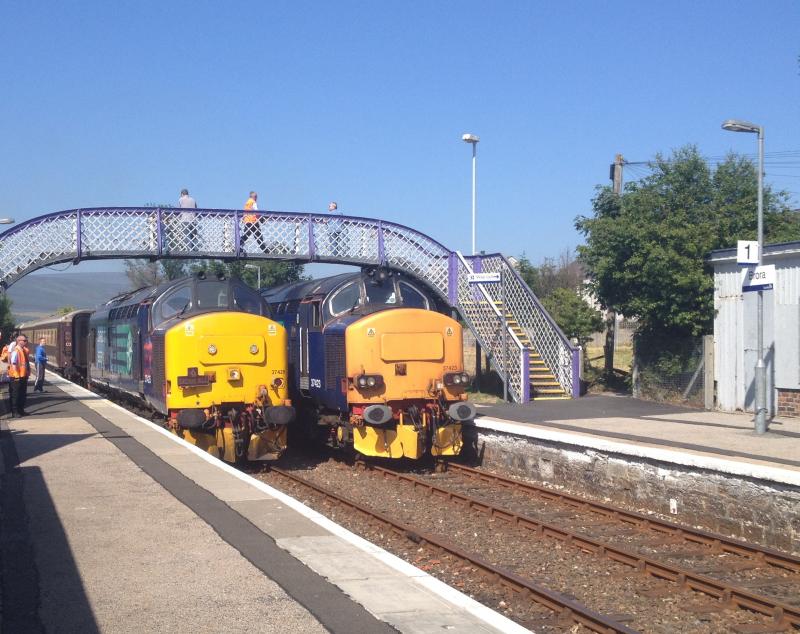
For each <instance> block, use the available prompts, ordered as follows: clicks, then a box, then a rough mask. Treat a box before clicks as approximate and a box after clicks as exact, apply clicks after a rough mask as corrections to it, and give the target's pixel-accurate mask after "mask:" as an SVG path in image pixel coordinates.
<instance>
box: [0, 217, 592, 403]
mask: <svg viewBox="0 0 800 634" xmlns="http://www.w3.org/2000/svg"><path fill="white" fill-rule="evenodd" d="M115 258H125V259H129V258H145V259H150V260H158V259H161V258H182V259H198V258H219V259H224V260H234V259H239V258H247V259H272V260H293V261H299V262H330V263H337V264H352V265H357V266H368V265H381V266H387V267H391V268H394V269H398V270H400V271H403V272H404V273H406V274H408V275H409V276H412V277H414V278H417V279H419V280H420V281H422V282H424V283H425V284H426V285H427V286H429V287H430V288H432V289H433V290H434V291H436V292H437V293H438V294H439V295H440V296H441V298H442V299H444V300H445V301H447V302H448V303H449V305H450V306H451V307H452V308H454V309H455V310H456V311H458V314H459V315H460V316H461V318H462V319H463V320H464V323H465V324H466V326H467V327H468V328H469V329H470V330H471V331H472V332H473V333H474V334H475V337H476V339H477V341H478V342H479V343H480V345H481V347H482V348H483V350H484V352H485V353H486V355H487V357H488V358H489V361H490V363H491V365H492V366H493V367H494V369H495V370H497V372H498V374H499V375H500V376H501V377H507V381H506V384H507V387H508V391H509V394H510V396H511V397H512V398H513V400H515V401H517V402H525V401H529V400H532V399H540V398H570V397H577V396H578V395H579V394H580V379H579V367H580V366H579V360H580V357H579V354H578V352H579V351H578V349H577V348H576V347H574V346H573V345H572V344H571V343H570V342H569V341H568V340H567V338H566V337H565V336H564V333H562V332H561V330H560V329H559V328H558V326H557V325H556V324H555V322H554V321H553V320H552V319H551V318H550V316H549V315H548V314H547V311H546V310H545V309H544V308H543V306H542V305H541V303H540V302H539V300H538V299H537V298H536V296H535V295H534V294H533V292H532V291H531V290H530V288H528V286H527V285H526V284H525V282H524V281H523V280H522V278H520V276H519V274H518V273H517V271H516V270H515V269H514V268H513V267H512V266H511V264H510V263H509V261H508V260H507V259H506V258H505V257H504V256H502V255H500V254H494V255H481V256H471V257H465V256H463V255H462V254H460V253H459V252H457V251H452V250H450V249H448V248H447V247H445V246H444V245H442V244H441V243H439V242H437V241H436V240H434V239H433V238H430V237H428V236H426V235H425V234H423V233H420V232H418V231H415V230H414V229H411V228H409V227H405V226H403V225H400V224H396V223H393V222H386V221H383V220H376V219H372V218H364V217H356V216H332V215H330V214H314V213H294V212H279V211H265V212H261V213H260V217H259V222H258V223H257V226H256V227H255V228H254V227H253V226H252V225H247V224H246V223H245V222H244V218H243V212H241V211H238V210H229V209H197V210H192V211H191V212H187V211H186V210H179V209H173V208H155V207H109V208H92V209H71V210H67V211H59V212H55V213H51V214H46V215H43V216H39V217H36V218H32V219H31V220H27V221H25V222H23V223H20V224H18V225H16V226H14V227H12V228H10V229H8V230H7V231H5V232H3V233H2V234H0V286H2V287H3V288H7V287H9V286H10V285H11V284H13V283H14V282H16V281H17V280H19V279H20V278H21V277H23V276H25V275H26V274H28V273H30V272H32V271H35V270H37V269H40V268H43V267H46V266H49V265H52V264H58V263H63V262H73V263H75V264H77V263H79V262H81V261H84V260H99V259H115ZM476 272H477V273H481V272H482V273H487V272H488V273H497V274H499V278H500V280H501V282H499V283H498V282H476V281H475V280H474V279H473V280H471V279H470V274H471V273H476Z"/></svg>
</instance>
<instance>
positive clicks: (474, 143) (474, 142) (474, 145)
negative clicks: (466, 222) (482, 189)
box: [461, 134, 481, 255]
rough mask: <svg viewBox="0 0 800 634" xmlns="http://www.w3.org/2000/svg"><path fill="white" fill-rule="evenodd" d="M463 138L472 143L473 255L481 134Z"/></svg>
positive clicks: (474, 251)
mask: <svg viewBox="0 0 800 634" xmlns="http://www.w3.org/2000/svg"><path fill="white" fill-rule="evenodd" d="M461 140H462V141H464V143H470V144H471V145H472V255H476V254H477V253H478V252H477V250H476V249H475V203H476V200H477V198H476V195H475V192H476V190H475V172H476V166H477V158H476V156H477V151H476V150H477V147H478V141H480V140H481V138H480V137H479V136H476V135H474V134H463V135H461Z"/></svg>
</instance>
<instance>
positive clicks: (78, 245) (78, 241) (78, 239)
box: [73, 209, 83, 264]
mask: <svg viewBox="0 0 800 634" xmlns="http://www.w3.org/2000/svg"><path fill="white" fill-rule="evenodd" d="M75 231H76V232H77V235H76V236H75V253H76V254H77V255H76V256H75V259H74V260H73V262H74V263H75V264H77V263H78V262H80V261H81V254H82V253H83V236H82V235H81V234H82V233H83V227H81V210H80V209H78V214H77V217H76V219H75Z"/></svg>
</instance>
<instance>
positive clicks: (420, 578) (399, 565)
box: [47, 371, 531, 634]
mask: <svg viewBox="0 0 800 634" xmlns="http://www.w3.org/2000/svg"><path fill="white" fill-rule="evenodd" d="M47 379H48V381H49V382H51V383H53V384H54V385H58V386H59V388H60V389H63V390H64V391H65V392H67V394H70V395H71V396H76V395H80V396H81V397H82V399H83V400H85V397H86V396H89V397H90V399H91V400H97V401H102V402H104V403H106V404H108V405H110V406H112V407H114V408H115V409H117V410H119V411H120V412H122V413H123V414H125V415H127V416H129V417H130V418H132V419H134V420H136V421H138V422H140V423H143V424H144V425H146V426H147V427H149V428H151V429H154V430H156V431H158V432H159V433H161V434H163V435H164V436H165V437H166V438H169V439H170V440H172V441H173V442H176V443H178V444H180V445H181V446H182V447H184V448H186V449H188V450H190V451H192V452H193V453H195V454H196V455H197V456H199V457H200V458H202V459H203V460H205V461H206V462H208V463H209V464H212V465H214V466H215V467H217V468H218V469H221V470H222V471H225V472H227V473H229V474H230V475H232V476H235V477H236V478H239V479H240V480H242V481H244V482H246V483H247V484H249V485H251V486H253V487H255V488H256V489H258V490H260V491H262V492H264V493H266V494H268V495H271V496H272V497H274V498H275V499H278V500H280V501H281V502H283V503H284V504H286V505H287V506H288V507H290V508H292V509H294V510H295V511H297V512H298V513H300V514H301V515H302V516H304V517H306V518H308V519H309V520H311V521H312V522H314V523H315V524H317V525H319V526H321V527H322V528H324V529H326V530H328V531H330V532H331V533H332V534H334V535H336V536H337V537H339V538H340V539H342V540H344V541H345V542H347V543H349V544H351V545H353V546H355V547H356V548H358V549H359V550H362V551H363V552H365V553H368V554H369V555H371V556H372V557H375V558H376V559H377V560H378V561H381V562H382V563H384V564H386V565H387V566H389V567H391V568H393V569H394V570H396V571H398V572H399V573H400V574H401V575H403V576H404V577H407V578H408V579H410V580H411V581H412V582H413V583H415V584H416V585H418V586H419V587H421V588H422V589H423V590H425V591H426V592H431V593H433V594H435V595H436V596H438V597H440V598H442V599H444V600H445V601H446V602H448V603H450V604H451V605H453V606H455V607H456V608H459V609H461V610H464V611H465V612H468V613H469V614H471V615H473V616H474V617H475V618H477V619H479V620H480V621H483V622H484V623H486V624H487V625H490V626H491V627H493V628H496V629H498V630H499V631H500V632H508V633H509V634H524V633H530V632H531V630H528V629H526V628H524V627H522V626H521V625H519V624H517V623H515V622H514V621H512V620H511V619H508V618H506V617H505V616H503V615H502V614H500V613H499V612H495V611H494V610H492V609H491V608H488V607H486V606H485V605H483V604H482V603H479V602H478V601H476V600H475V599H472V598H470V597H468V596H467V595H465V594H464V593H463V592H460V591H459V590H456V589H455V588H453V587H452V586H449V585H447V584H446V583H444V582H443V581H440V580H439V579H437V578H436V577H434V576H432V575H430V574H428V573H427V572H425V571H424V570H420V569H419V568H417V567H416V566H413V565H411V564H409V563H408V562H406V561H404V560H403V559H400V558H399V557H397V556H396V555H393V554H392V553H390V552H388V551H386V550H384V549H383V548H381V547H380V546H377V545H376V544H373V543H372V542H369V541H367V540H366V539H364V538H363V537H359V536H358V535H356V534H355V533H351V532H350V531H349V530H347V529H346V528H344V527H343V526H340V525H339V524H337V523H336V522H333V521H332V520H330V519H328V518H327V517H325V516H324V515H322V514H321V513H318V512H317V511H314V510H313V509H310V508H309V507H307V506H306V505H305V504H303V503H302V502H300V501H299V500H296V499H294V498H293V497H291V496H289V495H287V494H285V493H283V492H282V491H279V490H278V489H275V488H273V487H271V486H269V485H268V484H266V483H264V482H261V481H260V480H257V479H255V478H253V477H252V476H249V475H247V474H246V473H243V472H241V471H239V470H238V469H236V468H235V467H233V466H231V465H229V464H227V463H225V462H223V461H221V460H219V459H217V458H214V457H213V456H211V455H210V454H208V453H206V452H205V451H202V450H201V449H198V448H197V447H195V446H194V445H191V444H189V443H187V442H186V441H185V440H183V439H182V438H178V437H177V436H176V435H175V434H173V433H171V432H169V431H168V430H166V429H165V428H163V427H161V426H160V425H156V424H155V423H153V422H152V421H149V420H147V419H145V418H142V417H141V416H137V415H136V414H133V413H131V412H129V411H128V410H126V409H125V408H124V407H122V406H120V405H117V404H116V403H113V402H111V401H109V400H107V399H104V398H103V397H101V396H98V395H97V394H95V393H94V392H91V391H89V390H87V389H86V388H83V387H81V386H80V385H77V384H75V383H72V382H70V381H67V380H66V379H64V378H62V377H60V376H58V375H57V374H54V373H52V372H50V371H48V372H47ZM329 582H330V583H333V584H334V585H336V582H335V581H332V580H329ZM337 587H338V586H337Z"/></svg>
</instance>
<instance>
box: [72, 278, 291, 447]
mask: <svg viewBox="0 0 800 634" xmlns="http://www.w3.org/2000/svg"><path fill="white" fill-rule="evenodd" d="M88 342H89V355H88V356H89V381H90V382H91V383H92V384H94V385H96V386H101V387H105V388H108V389H110V390H113V391H116V392H124V393H127V394H128V395H130V396H132V397H133V398H135V399H137V400H139V401H144V402H145V403H146V404H147V405H148V406H149V407H150V408H152V409H154V410H156V411H157V412H159V413H160V414H162V415H163V416H165V417H166V418H167V425H168V427H169V429H170V430H171V431H172V432H174V433H175V434H177V435H179V436H180V437H182V438H183V439H184V440H186V441H187V442H190V443H191V444H193V445H195V446H197V447H200V448H201V449H203V450H204V451H207V452H209V453H211V454H212V455H215V456H217V457H219V458H222V459H224V460H226V461H228V462H241V461H245V460H265V459H273V458H277V457H278V456H279V455H280V454H281V453H282V452H283V450H284V449H285V448H286V444H287V429H286V428H287V425H288V423H290V422H291V421H292V420H293V418H294V408H293V407H291V403H290V401H289V400H288V392H287V383H288V380H287V375H286V372H287V364H286V330H285V329H284V328H283V326H281V325H280V324H278V323H276V322H275V321H273V320H272V319H270V318H269V306H268V305H267V304H266V302H265V301H264V300H263V298H262V297H261V296H260V295H259V293H258V291H256V290H254V289H252V288H250V287H249V286H247V285H246V284H244V283H243V282H241V281H239V280H237V279H224V278H217V277H215V278H213V279H212V278H206V276H205V274H203V273H200V274H197V275H194V276H192V277H187V278H183V279H179V280H174V281H170V282H167V283H165V284H162V285H160V286H155V287H150V288H144V289H141V290H138V291H134V292H132V293H128V294H126V295H122V296H120V297H117V298H115V299H113V300H111V301H110V302H108V303H107V304H106V305H105V306H103V307H101V308H100V309H98V310H97V311H95V312H94V313H93V314H92V316H91V318H90V320H89V337H88Z"/></svg>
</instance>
